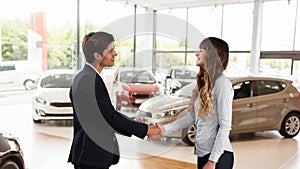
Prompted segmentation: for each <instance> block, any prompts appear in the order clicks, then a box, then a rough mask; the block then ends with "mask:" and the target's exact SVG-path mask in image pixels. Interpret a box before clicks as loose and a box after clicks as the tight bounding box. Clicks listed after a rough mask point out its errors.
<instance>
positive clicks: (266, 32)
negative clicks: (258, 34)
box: [261, 0, 300, 51]
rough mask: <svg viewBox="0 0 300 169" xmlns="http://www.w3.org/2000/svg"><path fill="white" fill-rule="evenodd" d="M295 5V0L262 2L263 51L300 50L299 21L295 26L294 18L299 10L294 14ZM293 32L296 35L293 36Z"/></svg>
mask: <svg viewBox="0 0 300 169" xmlns="http://www.w3.org/2000/svg"><path fill="white" fill-rule="evenodd" d="M296 5H297V0H291V1H274V2H265V3H264V6H263V7H264V9H263V31H262V45H261V49H262V50H263V51H280V50H286V51H287V50H300V44H299V43H300V42H299V39H300V36H299V24H300V22H299V21H298V23H297V27H295V19H296V17H298V18H299V12H298V16H296V10H297V6H296ZM298 20H299V19H298ZM297 28H298V29H297ZM297 30H298V32H297ZM295 33H297V36H296V37H295V38H294V35H295ZM295 40H296V41H295Z"/></svg>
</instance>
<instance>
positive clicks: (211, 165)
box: [202, 160, 216, 169]
mask: <svg viewBox="0 0 300 169" xmlns="http://www.w3.org/2000/svg"><path fill="white" fill-rule="evenodd" d="M215 168H216V163H215V162H213V161H210V160H208V161H207V163H206V164H205V165H204V166H203V168H202V169H215Z"/></svg>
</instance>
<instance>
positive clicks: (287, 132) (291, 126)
mask: <svg viewBox="0 0 300 169" xmlns="http://www.w3.org/2000/svg"><path fill="white" fill-rule="evenodd" d="M299 130H300V115H299V114H297V113H289V114H288V115H286V116H285V118H284V119H283V121H282V124H281V129H280V130H279V133H280V134H281V135H282V136H283V137H285V138H292V137H294V136H296V135H297V134H298V133H299Z"/></svg>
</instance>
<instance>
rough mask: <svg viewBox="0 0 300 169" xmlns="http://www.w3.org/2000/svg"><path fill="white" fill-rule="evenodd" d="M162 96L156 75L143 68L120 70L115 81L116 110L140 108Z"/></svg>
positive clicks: (114, 100)
mask: <svg viewBox="0 0 300 169" xmlns="http://www.w3.org/2000/svg"><path fill="white" fill-rule="evenodd" d="M160 94H161V91H160V88H159V86H158V82H157V81H156V79H155V77H154V75H153V74H152V73H151V72H150V71H148V70H147V69H143V68H129V67H127V68H118V69H117V71H116V73H115V75H114V80H113V87H112V100H113V103H114V104H115V106H116V110H121V107H139V106H140V105H141V104H142V103H143V102H144V101H146V100H147V99H149V98H151V97H153V96H158V95H160Z"/></svg>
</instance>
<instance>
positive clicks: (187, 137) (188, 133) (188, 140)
mask: <svg viewBox="0 0 300 169" xmlns="http://www.w3.org/2000/svg"><path fill="white" fill-rule="evenodd" d="M195 135H196V127H195V125H192V126H190V127H188V128H186V129H184V130H183V131H182V136H183V138H182V141H183V142H184V143H185V144H187V145H189V146H193V145H194V141H195Z"/></svg>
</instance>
